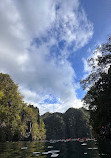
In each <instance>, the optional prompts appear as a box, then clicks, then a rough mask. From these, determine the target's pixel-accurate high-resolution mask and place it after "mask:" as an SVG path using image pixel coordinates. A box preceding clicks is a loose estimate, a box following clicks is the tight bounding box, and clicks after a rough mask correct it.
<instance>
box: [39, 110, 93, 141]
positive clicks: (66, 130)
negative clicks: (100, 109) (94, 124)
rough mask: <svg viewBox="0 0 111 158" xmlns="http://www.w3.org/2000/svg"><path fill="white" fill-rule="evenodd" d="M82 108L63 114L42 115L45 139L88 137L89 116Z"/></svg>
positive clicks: (89, 131)
mask: <svg viewBox="0 0 111 158" xmlns="http://www.w3.org/2000/svg"><path fill="white" fill-rule="evenodd" d="M86 111H87V110H85V109H84V108H81V109H74V108H70V109H68V110H67V111H66V112H65V113H63V114H62V113H58V112H56V113H46V114H44V115H42V116H41V117H42V119H43V120H44V123H45V127H46V137H47V139H64V138H78V137H79V138H83V137H90V136H91V130H90V127H89V123H88V120H89V118H88V117H89V114H88V112H87V113H86Z"/></svg>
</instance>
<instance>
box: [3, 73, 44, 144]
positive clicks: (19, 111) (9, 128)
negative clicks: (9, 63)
mask: <svg viewBox="0 0 111 158" xmlns="http://www.w3.org/2000/svg"><path fill="white" fill-rule="evenodd" d="M27 139H28V140H39V139H45V127H44V123H43V121H42V120H41V119H40V116H39V110H38V108H35V107H34V106H33V105H27V104H26V103H24V102H23V96H22V95H21V94H20V92H19V91H18V85H16V84H15V83H14V81H13V80H12V79H11V78H10V76H9V75H7V74H2V73H0V141H12V140H14V141H17V140H27Z"/></svg>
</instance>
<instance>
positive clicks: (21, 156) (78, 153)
mask: <svg viewBox="0 0 111 158" xmlns="http://www.w3.org/2000/svg"><path fill="white" fill-rule="evenodd" d="M32 157H33V158H36V157H38V158H49V157H57V158H102V157H105V158H107V157H108V158H110V157H111V141H108V140H104V141H102V140H101V141H99V142H98V141H96V140H88V141H77V140H69V141H49V142H48V141H47V142H5V143H0V158H32Z"/></svg>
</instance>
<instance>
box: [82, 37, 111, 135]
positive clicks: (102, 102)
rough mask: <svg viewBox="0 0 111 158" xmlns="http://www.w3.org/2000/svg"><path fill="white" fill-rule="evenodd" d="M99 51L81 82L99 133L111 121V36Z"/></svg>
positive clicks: (85, 100) (96, 130)
mask: <svg viewBox="0 0 111 158" xmlns="http://www.w3.org/2000/svg"><path fill="white" fill-rule="evenodd" d="M98 51H99V55H97V57H96V58H95V57H92V58H91V59H89V63H90V67H91V69H92V70H91V73H90V74H89V76H88V77H87V78H86V79H85V80H82V81H81V84H82V86H83V89H87V90H88V91H87V94H86V95H85V97H84V98H83V101H84V103H85V105H87V107H88V108H89V110H90V123H91V125H92V127H93V130H94V132H95V133H98V134H99V133H100V130H101V127H102V126H107V125H108V124H109V123H111V38H109V39H108V41H107V43H105V44H103V45H101V46H100V47H99V48H98V49H97V50H96V52H95V53H97V52H98Z"/></svg>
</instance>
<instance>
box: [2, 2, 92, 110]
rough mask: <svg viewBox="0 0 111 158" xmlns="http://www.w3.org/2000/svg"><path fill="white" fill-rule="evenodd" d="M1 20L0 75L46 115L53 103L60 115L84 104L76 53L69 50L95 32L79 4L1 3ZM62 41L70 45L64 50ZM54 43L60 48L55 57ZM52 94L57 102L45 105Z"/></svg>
mask: <svg viewBox="0 0 111 158" xmlns="http://www.w3.org/2000/svg"><path fill="white" fill-rule="evenodd" d="M0 21H1V25H0V71H1V72H3V73H4V72H5V73H9V74H10V75H11V76H12V77H13V79H14V81H16V82H17V83H19V85H20V86H21V88H20V91H21V92H22V93H23V94H24V96H25V100H26V101H28V102H30V103H34V104H35V105H37V106H38V107H39V108H40V111H41V113H43V112H46V110H47V109H49V110H50V109H52V107H53V105H54V107H55V111H57V110H58V111H64V110H67V109H68V108H69V107H71V106H72V107H80V106H82V103H81V101H80V100H79V99H77V96H76V89H77V87H78V83H75V82H74V78H75V72H74V69H73V68H72V66H71V64H70V63H69V61H68V60H67V57H68V55H69V54H70V53H72V52H69V51H68V50H67V48H68V46H71V45H73V51H74V50H76V49H79V48H81V47H83V46H84V45H85V44H86V43H87V42H88V40H89V39H90V38H91V37H92V34H93V25H92V23H90V22H89V21H88V19H87V16H86V14H85V12H84V10H83V9H82V8H81V7H80V5H79V1H78V0H75V1H72V0H69V1H67V0H64V1H62V0H57V1H54V0H47V1H41V0H31V1H30V0H23V1H22V2H21V1H19V0H1V3H0ZM37 39H39V40H40V44H39V46H37V44H38V43H37ZM62 40H64V41H65V42H66V43H65V46H64V48H63V50H60V47H59V42H61V41H62ZM53 45H55V46H56V47H57V48H58V49H59V50H58V51H56V53H55V54H54V55H52V54H53V53H54V52H53V51H52V52H51V48H52V46H53ZM51 53H52V54H51ZM57 53H58V54H59V55H57ZM30 89H31V90H30ZM51 94H52V96H54V97H55V98H56V99H57V101H58V102H57V103H54V104H47V103H46V104H45V103H44V100H45V99H49V98H50V97H51V96H50V95H51ZM51 99H52V100H53V97H52V98H51ZM42 103H43V104H42Z"/></svg>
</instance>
